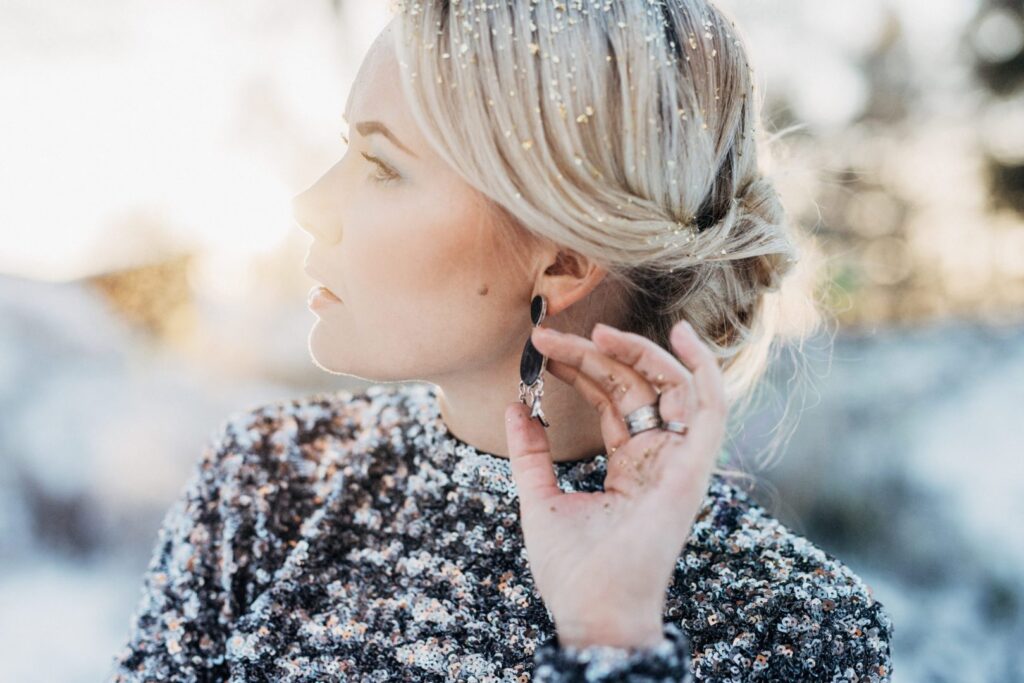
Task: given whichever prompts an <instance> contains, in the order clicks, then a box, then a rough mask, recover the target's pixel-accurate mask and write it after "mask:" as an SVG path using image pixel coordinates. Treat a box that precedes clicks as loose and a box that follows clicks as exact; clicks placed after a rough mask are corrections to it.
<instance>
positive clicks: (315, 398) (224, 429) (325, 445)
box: [206, 384, 404, 479]
mask: <svg viewBox="0 0 1024 683" xmlns="http://www.w3.org/2000/svg"><path fill="white" fill-rule="evenodd" d="M401 389H402V388H401V387H395V386H392V385H384V384H374V385H371V386H369V387H367V388H365V389H361V390H354V391H352V390H338V391H329V392H328V391H323V392H315V393H311V394H307V395H305V396H300V397H291V398H282V399H278V400H275V401H269V402H262V403H257V404H252V405H249V406H245V407H243V408H240V409H239V410H236V411H234V412H232V413H230V414H228V415H227V416H225V417H224V418H223V419H222V420H221V421H220V422H219V424H218V425H217V427H216V429H215V430H213V432H212V433H211V435H210V438H209V441H208V443H207V448H206V456H207V457H208V458H210V459H212V460H216V461H217V465H218V470H219V473H220V474H221V475H230V474H232V473H238V472H239V471H242V470H247V469H249V470H251V469H253V468H256V469H261V470H264V471H266V472H268V473H269V474H271V475H275V476H276V477H277V478H279V479H280V478H282V477H283V475H288V474H295V475H297V476H299V477H300V478H301V477H302V476H308V475H312V474H313V472H312V468H315V467H316V466H317V465H323V464H328V463H329V462H330V461H331V460H332V459H336V458H337V457H338V456H341V455H344V454H345V453H346V452H348V451H350V450H351V449H352V448H353V447H356V446H360V445H367V444H368V443H369V442H371V441H373V440H374V439H376V438H380V437H381V436H382V433H381V432H382V429H381V427H382V418H383V419H386V414H387V412H388V411H389V410H390V408H391V407H392V406H398V405H399V404H400V403H401V401H402V398H403V396H404V394H403V392H402V390H401Z"/></svg>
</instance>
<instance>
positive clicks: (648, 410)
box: [625, 403, 661, 436]
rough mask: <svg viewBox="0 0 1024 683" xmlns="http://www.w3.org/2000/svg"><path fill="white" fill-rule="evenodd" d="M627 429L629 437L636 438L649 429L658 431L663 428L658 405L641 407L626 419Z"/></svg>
mask: <svg viewBox="0 0 1024 683" xmlns="http://www.w3.org/2000/svg"><path fill="white" fill-rule="evenodd" d="M625 420H626V428H627V429H628V430H629V435H630V436H634V435H636V434H639V433H640V432H645V431H647V430H648V429H657V428H658V427H660V426H661V413H659V412H658V404H657V403H651V404H648V405H645V406H640V407H639V408H637V409H636V410H634V411H632V412H631V413H629V414H628V415H626V417H625Z"/></svg>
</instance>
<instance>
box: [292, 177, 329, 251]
mask: <svg viewBox="0 0 1024 683" xmlns="http://www.w3.org/2000/svg"><path fill="white" fill-rule="evenodd" d="M318 184H319V183H316V184H314V185H312V186H311V187H309V188H308V189H306V190H304V191H303V192H300V193H299V194H297V195H295V196H294V197H292V200H291V205H292V217H293V218H294V219H295V222H296V224H297V225H298V226H299V228H301V229H302V230H303V231H304V232H306V233H308V234H309V235H312V236H313V238H314V239H317V240H320V241H323V242H328V243H334V242H337V241H338V240H339V239H340V238H341V234H340V233H341V231H340V229H339V228H337V227H332V226H333V224H334V223H336V222H337V221H336V217H332V213H331V211H329V210H328V207H327V206H325V205H324V202H323V199H321V198H320V195H319V193H318V192H317V185H318Z"/></svg>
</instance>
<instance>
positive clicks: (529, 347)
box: [519, 294, 551, 427]
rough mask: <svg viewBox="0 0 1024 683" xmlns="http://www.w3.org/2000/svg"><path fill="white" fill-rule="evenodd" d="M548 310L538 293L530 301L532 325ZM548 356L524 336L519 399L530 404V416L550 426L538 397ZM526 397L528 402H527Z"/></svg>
mask: <svg viewBox="0 0 1024 683" xmlns="http://www.w3.org/2000/svg"><path fill="white" fill-rule="evenodd" d="M547 312H548V302H547V300H546V299H545V298H544V296H543V295H541V294H538V295H537V296H535V297H533V300H532V301H530V320H532V321H533V326H534V327H538V326H540V323H541V321H542V320H544V316H545V315H546V314H547ZM547 365H548V358H547V356H545V355H544V354H542V353H541V352H540V351H538V350H537V347H536V346H534V345H533V340H532V339H531V338H530V337H527V338H526V346H525V347H524V348H523V356H522V358H521V359H520V360H519V400H520V401H522V402H523V403H524V404H525V405H528V406H530V408H531V411H530V417H535V418H537V419H538V420H539V421H540V423H541V424H542V425H544V426H545V427H550V426H551V425H550V424H549V423H548V421H547V418H545V417H544V411H543V410H542V409H541V405H540V399H541V396H543V395H544V378H543V377H541V375H542V374H543V373H544V370H545V369H546V368H547ZM527 398H529V399H530V402H529V403H527V402H526V400H527Z"/></svg>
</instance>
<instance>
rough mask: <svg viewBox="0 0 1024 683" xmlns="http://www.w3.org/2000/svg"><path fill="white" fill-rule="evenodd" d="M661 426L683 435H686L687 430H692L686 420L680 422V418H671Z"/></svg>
mask: <svg viewBox="0 0 1024 683" xmlns="http://www.w3.org/2000/svg"><path fill="white" fill-rule="evenodd" d="M661 428H662V429H665V430H667V431H670V432H675V433H676V434H683V435H685V434H686V432H688V431H690V428H689V426H687V424H686V423H685V422H680V421H678V420H669V421H668V422H666V423H665V424H663V425H662V426H661Z"/></svg>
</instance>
